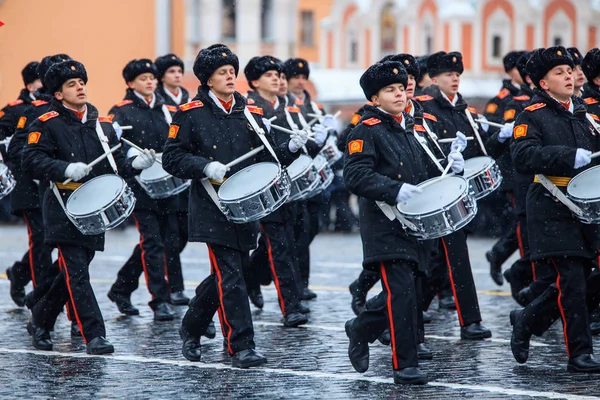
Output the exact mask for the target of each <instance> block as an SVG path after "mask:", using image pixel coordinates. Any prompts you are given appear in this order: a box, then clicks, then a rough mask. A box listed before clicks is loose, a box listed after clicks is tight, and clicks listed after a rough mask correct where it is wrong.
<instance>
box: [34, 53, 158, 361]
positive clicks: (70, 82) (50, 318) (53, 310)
mask: <svg viewBox="0 0 600 400" xmlns="http://www.w3.org/2000/svg"><path fill="white" fill-rule="evenodd" d="M86 83H87V73H86V70H85V67H84V66H83V64H81V63H79V62H77V61H74V60H70V61H65V62H62V63H59V64H55V65H53V66H52V67H50V69H49V70H48V72H47V73H46V76H45V84H46V86H47V89H48V92H49V93H53V94H54V98H53V99H52V100H51V105H50V108H49V111H48V112H47V113H45V114H44V115H42V116H41V117H39V118H38V119H37V120H35V121H34V122H33V123H32V124H31V127H30V133H29V137H28V141H27V146H26V148H25V150H24V153H23V170H24V171H25V173H27V174H29V175H30V176H31V177H32V178H34V179H39V180H41V181H50V182H53V184H54V185H55V189H54V190H53V189H50V188H47V189H46V193H45V195H44V202H43V204H44V211H43V214H44V224H45V227H46V230H45V235H46V243H47V244H48V245H51V246H56V247H57V248H58V254H59V264H60V268H61V272H60V274H59V275H58V276H57V277H56V278H55V280H54V282H53V284H52V287H51V288H50V290H49V291H48V292H47V293H46V294H45V295H44V297H43V298H42V299H41V300H40V301H39V302H38V303H37V304H36V305H35V307H34V308H33V309H32V310H31V311H32V316H31V321H30V322H29V324H28V326H27V330H28V331H29V333H30V334H31V335H32V337H33V345H34V346H35V347H36V348H37V349H40V350H51V349H52V340H51V338H50V331H51V330H52V329H53V327H54V323H55V321H56V318H57V317H58V315H59V314H60V311H61V310H62V308H63V306H64V304H65V303H66V302H67V301H68V300H70V301H71V303H72V304H73V314H74V315H75V318H76V321H77V323H78V325H79V328H80V331H81V334H82V336H83V338H84V340H85V343H86V347H87V353H88V354H106V353H112V352H113V351H114V348H113V346H112V344H110V342H109V341H107V340H106V339H105V338H104V337H105V336H106V330H105V327H104V321H103V319H102V314H101V313H100V308H99V307H98V302H97V301H96V297H95V296H94V292H93V290H92V286H91V284H90V277H89V271H88V268H89V264H90V262H91V261H92V259H93V258H94V253H95V252H96V251H98V250H99V251H102V250H103V249H104V234H100V235H84V234H82V233H81V232H80V231H79V230H78V229H77V228H76V227H75V225H74V224H73V223H71V221H69V218H68V217H67V215H66V213H65V210H63V208H62V205H61V203H60V202H59V198H57V197H56V196H60V200H62V202H63V204H64V203H66V202H67V199H68V198H69V196H70V194H71V193H72V191H73V190H74V189H76V188H77V187H79V186H81V184H82V182H85V181H88V180H89V179H91V178H94V177H96V176H100V175H103V174H112V173H114V169H113V167H112V166H111V161H112V160H115V161H114V163H115V165H116V166H117V168H118V170H119V173H120V174H122V175H124V176H133V175H134V174H137V173H139V170H141V169H143V168H148V167H150V166H151V165H152V163H153V162H154V156H153V154H152V153H151V152H149V151H145V152H144V153H143V154H141V155H140V156H139V157H136V158H134V159H132V160H129V161H126V160H125V155H124V153H123V152H120V151H116V152H115V153H114V156H113V158H112V159H111V158H110V156H109V158H107V159H106V160H103V161H101V162H100V163H98V164H97V165H96V166H94V167H93V168H91V167H89V166H88V165H87V164H89V163H90V162H91V161H93V160H94V159H96V158H97V157H99V156H100V155H102V154H103V153H104V148H103V146H102V143H101V142H100V139H99V137H98V135H99V133H98V131H97V129H98V124H100V128H99V129H100V130H101V131H102V133H103V134H104V136H105V137H107V138H108V139H107V140H108V144H109V145H110V146H111V147H114V146H115V145H116V144H117V143H118V140H117V137H116V135H115V132H114V130H113V128H112V124H111V123H110V119H108V118H99V117H98V110H97V109H96V108H95V107H94V106H93V105H91V104H89V103H87V90H86ZM67 178H69V179H71V180H72V181H73V182H71V183H68V184H63V183H61V182H62V181H63V180H65V179H67Z"/></svg>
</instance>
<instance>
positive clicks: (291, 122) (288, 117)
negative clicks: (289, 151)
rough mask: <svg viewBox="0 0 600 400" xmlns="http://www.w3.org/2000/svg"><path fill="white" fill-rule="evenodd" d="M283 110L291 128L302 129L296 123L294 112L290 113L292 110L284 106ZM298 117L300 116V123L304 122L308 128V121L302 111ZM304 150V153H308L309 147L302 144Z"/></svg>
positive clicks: (305, 127) (304, 125)
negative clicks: (293, 116)
mask: <svg viewBox="0 0 600 400" xmlns="http://www.w3.org/2000/svg"><path fill="white" fill-rule="evenodd" d="M283 112H284V113H285V120H286V121H287V123H288V125H289V126H290V128H292V130H297V129H300V128H298V125H296V123H295V122H294V120H293V118H292V114H290V112H289V111H288V110H287V107H286V108H284V110H283ZM298 118H300V123H301V124H302V126H303V127H304V129H308V123H307V122H306V120H305V119H304V117H303V116H302V113H298ZM302 150H303V151H304V154H308V149H307V148H306V145H304V146H302Z"/></svg>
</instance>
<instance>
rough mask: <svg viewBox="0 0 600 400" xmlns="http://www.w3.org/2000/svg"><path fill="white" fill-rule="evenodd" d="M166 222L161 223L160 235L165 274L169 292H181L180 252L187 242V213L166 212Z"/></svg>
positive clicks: (182, 288) (182, 287) (182, 286)
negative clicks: (162, 242)
mask: <svg viewBox="0 0 600 400" xmlns="http://www.w3.org/2000/svg"><path fill="white" fill-rule="evenodd" d="M165 217H166V218H167V221H166V224H163V225H162V228H163V229H162V237H163V238H164V242H165V256H166V257H167V261H166V271H165V272H166V275H167V282H168V283H169V289H170V290H171V293H175V292H182V291H183V290H184V285H183V271H182V268H181V256H180V255H181V252H182V251H183V249H185V246H186V245H187V242H188V214H187V212H181V211H178V212H177V213H174V214H167V215H166V216H165Z"/></svg>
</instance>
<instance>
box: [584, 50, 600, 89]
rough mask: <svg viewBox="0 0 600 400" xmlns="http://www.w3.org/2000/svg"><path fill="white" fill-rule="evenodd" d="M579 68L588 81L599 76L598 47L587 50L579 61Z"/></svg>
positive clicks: (599, 52) (599, 59)
mask: <svg viewBox="0 0 600 400" xmlns="http://www.w3.org/2000/svg"><path fill="white" fill-rule="evenodd" d="M581 69H583V73H584V74H585V77H586V78H587V80H588V81H589V82H592V81H593V80H594V79H596V78H597V77H598V76H600V49H598V48H597V47H596V48H595V49H591V50H590V51H588V52H587V54H586V55H585V57H584V58H583V62H582V63H581Z"/></svg>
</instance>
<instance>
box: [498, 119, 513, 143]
mask: <svg viewBox="0 0 600 400" xmlns="http://www.w3.org/2000/svg"><path fill="white" fill-rule="evenodd" d="M514 126H515V123H514V122H511V123H510V124H504V126H503V127H502V129H500V133H499V134H498V141H499V142H500V143H504V142H505V141H506V139H508V138H509V137H511V136H512V134H513V128H514Z"/></svg>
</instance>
